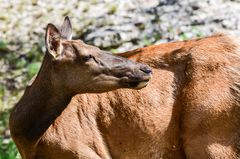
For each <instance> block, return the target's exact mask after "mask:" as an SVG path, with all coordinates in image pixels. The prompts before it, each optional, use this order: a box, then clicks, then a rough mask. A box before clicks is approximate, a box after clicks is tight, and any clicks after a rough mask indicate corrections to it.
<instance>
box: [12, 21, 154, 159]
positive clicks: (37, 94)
mask: <svg viewBox="0 0 240 159" xmlns="http://www.w3.org/2000/svg"><path fill="white" fill-rule="evenodd" d="M71 37H72V27H71V23H70V20H69V18H68V17H66V18H65V20H64V23H63V25H62V26H61V28H60V29H57V28H56V27H55V26H54V25H53V24H48V26H47V29H46V36H45V41H46V49H47V51H46V54H45V56H44V59H43V63H42V66H41V68H40V71H39V73H38V75H37V76H36V79H35V80H34V81H33V83H32V84H29V86H28V87H27V88H26V90H25V92H24V95H23V96H22V98H21V99H20V101H19V102H18V103H17V104H16V105H15V107H14V109H13V111H12V112H11V115H10V131H11V135H12V137H13V140H14V142H15V143H16V145H17V147H18V149H19V151H20V154H21V156H22V157H23V158H24V159H34V158H35V159H37V158H39V159H40V158H41V159H42V158H56V159H61V158H68V159H70V158H84V156H85V155H86V154H87V155H89V157H91V158H96V157H97V155H96V154H94V153H91V151H90V150H91V149H90V148H88V147H86V145H84V144H82V145H78V144H77V142H76V143H73V145H72V146H73V147H75V148H77V149H79V151H78V150H74V148H72V147H71V144H70V145H62V146H64V147H65V146H66V147H65V148H64V149H65V150H63V151H62V150H61V148H60V147H59V146H58V145H57V144H55V143H54V140H55V139H57V138H58V137H57V136H56V137H57V138H55V139H54V138H52V139H50V140H45V138H46V135H47V134H48V133H47V132H50V131H52V130H53V129H52V127H55V126H56V121H57V120H58V118H59V117H60V116H61V114H62V113H64V110H65V108H66V107H67V105H68V104H69V102H70V100H71V98H72V97H73V96H74V95H76V94H78V93H80V94H82V93H101V92H107V91H111V90H115V89H118V88H131V89H141V88H143V87H145V86H146V85H147V84H148V81H149V80H150V78H151V69H150V67H148V66H147V65H145V64H140V63H136V62H133V61H131V60H128V59H126V58H122V57H118V56H114V55H111V54H109V53H106V52H104V51H102V50H100V49H98V48H96V47H94V46H90V45H87V44H84V43H83V42H82V41H80V40H71ZM69 122H70V121H69ZM79 124H80V125H81V126H84V125H85V124H87V123H79ZM75 126H77V125H75ZM75 126H73V127H75ZM81 126H80V127H81ZM76 128H77V127H76ZM79 130H80V129H79ZM56 132H58V130H56V131H55V130H53V131H52V132H51V134H52V135H53V136H55V135H54V134H55V133H56ZM69 132H72V133H74V134H76V135H77V134H78V132H74V128H73V129H72V130H69ZM80 133H81V132H80ZM79 135H80V134H79ZM71 140H72V141H73V140H76V141H77V140H78V139H77V138H75V139H73V138H72V139H71ZM55 141H56V140H55ZM69 141H70V140H69ZM60 142H63V140H62V141H60ZM70 142H71V141H70ZM54 147H55V148H56V149H55V150H56V151H54V152H50V151H51V149H52V148H54ZM59 148H60V149H59ZM49 150H50V151H49ZM85 153H86V154H85Z"/></svg>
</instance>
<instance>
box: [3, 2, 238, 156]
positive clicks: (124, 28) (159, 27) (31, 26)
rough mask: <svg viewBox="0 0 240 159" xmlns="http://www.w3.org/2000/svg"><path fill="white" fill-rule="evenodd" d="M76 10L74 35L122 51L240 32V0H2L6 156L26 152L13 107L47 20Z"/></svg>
mask: <svg viewBox="0 0 240 159" xmlns="http://www.w3.org/2000/svg"><path fill="white" fill-rule="evenodd" d="M66 15H68V16H70V18H71V20H72V23H73V28H74V38H80V39H82V40H83V41H85V42H86V43H88V44H91V45H95V46H98V47H99V48H101V49H104V50H108V51H110V52H112V53H119V52H124V51H128V50H132V49H135V48H139V47H144V46H148V45H153V44H160V43H165V42H169V41H177V40H187V39H192V38H199V37H205V36H209V35H212V34H214V33H219V32H221V33H227V34H232V35H235V36H237V37H238V36H240V0H201V1H200V0H81V1H80V0H79V1H77V0H61V1H57V0H41V1H40V0H0V159H15V158H20V156H19V154H18V152H17V150H16V147H15V145H14V143H13V142H12V140H11V138H10V132H9V130H8V117H9V112H10V110H11V108H12V107H13V106H14V104H15V103H16V102H17V101H18V100H19V98H20V97H21V95H22V93H23V91H24V88H25V86H26V83H27V82H28V81H29V80H30V79H31V78H32V77H33V76H34V75H35V74H36V73H37V72H38V69H39V68H40V64H41V60H42V57H43V55H44V52H45V47H44V32H45V27H46V25H47V23H49V22H51V23H53V24H56V25H61V23H62V21H63V19H64V16H66Z"/></svg>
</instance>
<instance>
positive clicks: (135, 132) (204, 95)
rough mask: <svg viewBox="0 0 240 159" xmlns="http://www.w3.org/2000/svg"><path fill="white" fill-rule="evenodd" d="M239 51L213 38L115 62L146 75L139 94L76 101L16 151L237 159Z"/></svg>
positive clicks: (96, 158)
mask: <svg viewBox="0 0 240 159" xmlns="http://www.w3.org/2000/svg"><path fill="white" fill-rule="evenodd" d="M239 45H240V43H239V42H237V41H236V40H235V38H232V37H229V36H225V35H215V36H211V37H208V38H202V39H197V40H189V41H183V42H174V43H166V44H160V45H156V46H149V47H146V48H142V49H137V50H134V51H130V52H127V53H123V54H120V56H124V57H128V58H129V59H132V60H135V61H138V62H143V63H146V64H148V65H150V66H151V67H152V68H153V77H152V80H151V81H150V82H149V84H148V86H147V87H145V88H143V89H141V90H138V91H136V90H131V89H119V90H116V91H112V92H108V93H102V94H79V95H76V96H75V97H73V98H72V100H71V102H70V103H69V104H68V106H67V107H66V109H65V110H64V111H63V112H62V113H61V114H60V115H59V116H58V117H57V118H56V120H55V121H54V122H53V123H52V124H51V125H50V126H49V127H48V129H47V131H46V132H45V133H44V134H43V135H42V136H40V137H39V138H38V140H34V141H33V142H25V140H24V139H22V140H20V141H21V144H22V145H19V147H21V148H22V149H25V151H28V153H29V152H31V154H32V157H29V158H55V159H71V158H74V159H75V158H76V159H77V158H88V159H90V158H91V159H100V158H101V159H110V158H114V159H159V158H166V159H179V158H190V159H195V158H196V159H209V158H216V159H217V158H226V159H237V158H238V157H239V155H240V151H239V150H240V132H239V127H240V104H239V102H240V90H239V88H240V58H239V57H240V49H239ZM23 111H24V110H23ZM46 113H48V111H46ZM26 145H27V146H26Z"/></svg>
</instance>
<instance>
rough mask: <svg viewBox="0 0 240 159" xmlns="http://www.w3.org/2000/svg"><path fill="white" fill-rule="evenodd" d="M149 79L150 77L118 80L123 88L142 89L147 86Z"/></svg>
mask: <svg viewBox="0 0 240 159" xmlns="http://www.w3.org/2000/svg"><path fill="white" fill-rule="evenodd" d="M150 79H151V76H145V77H142V78H137V79H136V78H134V79H131V78H128V77H123V78H122V79H121V80H120V83H121V85H122V86H123V87H125V88H132V89H142V88H144V87H146V86H147V85H148V83H149V80H150Z"/></svg>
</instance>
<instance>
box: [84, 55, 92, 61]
mask: <svg viewBox="0 0 240 159" xmlns="http://www.w3.org/2000/svg"><path fill="white" fill-rule="evenodd" d="M92 57H93V56H92V55H85V56H83V57H82V58H83V60H84V61H88V60H90V59H91V58H92Z"/></svg>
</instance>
